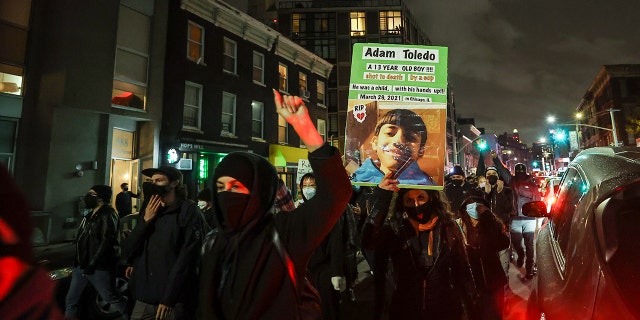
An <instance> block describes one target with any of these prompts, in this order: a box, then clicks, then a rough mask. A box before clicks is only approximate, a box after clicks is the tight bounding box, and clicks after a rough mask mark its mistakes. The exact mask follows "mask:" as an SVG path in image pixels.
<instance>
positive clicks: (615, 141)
mask: <svg viewBox="0 0 640 320" xmlns="http://www.w3.org/2000/svg"><path fill="white" fill-rule="evenodd" d="M616 111H620V109H609V115H610V116H611V128H605V127H600V126H594V125H590V124H586V123H580V119H582V114H581V113H578V114H576V123H559V124H556V125H558V126H574V125H575V126H576V135H577V136H578V149H580V136H579V133H578V132H579V131H578V130H579V127H589V128H595V129H600V130H606V131H611V135H612V136H613V145H614V146H616V147H617V146H618V131H617V130H616V121H615V118H614V116H613V113H614V112H616ZM547 122H548V123H552V124H553V123H555V117H554V116H549V117H548V118H547Z"/></svg>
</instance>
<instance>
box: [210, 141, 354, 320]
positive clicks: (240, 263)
mask: <svg viewBox="0 0 640 320" xmlns="http://www.w3.org/2000/svg"><path fill="white" fill-rule="evenodd" d="M236 156H241V157H244V158H245V159H246V160H247V161H249V162H251V163H252V165H253V177H255V178H254V179H253V186H252V187H251V188H250V190H251V194H250V198H249V204H248V205H247V207H250V206H251V207H253V208H256V206H254V205H255V204H256V203H259V204H260V205H259V208H258V209H257V210H255V211H251V212H247V211H244V212H243V213H242V215H243V219H245V217H247V216H248V217H250V220H248V221H249V222H248V224H247V225H245V226H244V227H243V228H242V229H240V230H238V231H234V230H230V229H227V228H226V226H225V224H224V223H223V221H224V217H223V216H222V214H220V212H221V210H220V208H219V204H218V203H217V202H215V200H214V202H215V205H216V208H215V211H216V219H217V220H218V223H217V226H218V229H217V230H214V231H213V232H212V235H213V236H211V240H208V241H206V243H205V246H204V247H203V262H202V270H203V272H202V274H201V278H200V285H201V289H200V298H199V310H198V318H199V319H207V320H209V319H234V320H235V319H298V318H299V313H298V306H297V301H298V300H299V299H300V297H299V294H298V292H296V291H294V286H293V283H292V281H291V280H290V278H289V275H288V273H287V269H285V265H284V261H283V259H282V257H281V256H280V254H279V253H278V250H277V249H276V248H275V246H274V243H273V238H272V236H273V229H274V228H275V229H276V230H277V232H278V234H279V236H280V242H281V243H282V244H283V247H284V248H285V249H286V251H287V252H288V255H289V256H290V258H291V261H292V262H293V267H294V269H295V272H296V276H297V279H296V280H297V283H298V288H300V287H301V286H302V284H303V283H304V276H305V273H306V270H307V264H308V262H309V258H310V257H311V254H312V253H313V252H314V250H315V249H316V248H317V247H318V246H319V245H320V243H321V242H322V240H323V239H324V238H325V237H326V236H327V234H328V233H329V231H330V230H331V229H332V228H333V226H334V224H335V223H336V221H337V220H338V218H339V217H340V215H341V214H342V212H343V211H344V210H345V208H346V205H347V202H348V201H349V198H350V197H351V184H350V183H349V179H348V176H347V173H346V171H345V170H344V167H343V166H342V160H341V158H340V154H339V152H338V150H337V149H336V148H334V147H332V146H329V145H328V144H325V145H324V146H322V147H321V148H319V149H317V150H315V151H314V152H311V153H309V162H310V163H311V167H312V169H313V172H314V174H315V176H316V185H317V193H316V195H315V196H314V197H313V198H312V199H310V200H308V201H305V202H304V203H303V204H301V205H300V206H299V207H297V208H296V209H295V210H293V211H290V212H286V211H282V212H278V214H277V215H275V214H274V213H275V208H274V202H275V194H276V191H277V188H278V181H277V179H276V178H274V179H273V181H271V179H270V177H271V176H275V169H274V168H273V166H271V165H270V164H268V163H267V162H266V161H264V159H257V156H255V155H251V154H244V153H243V154H242V155H236ZM245 162H246V161H245ZM319 314H320V310H317V315H319Z"/></svg>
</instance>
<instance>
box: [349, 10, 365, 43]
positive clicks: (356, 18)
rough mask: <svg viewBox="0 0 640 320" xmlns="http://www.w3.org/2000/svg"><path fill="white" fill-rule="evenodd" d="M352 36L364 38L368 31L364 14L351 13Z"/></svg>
mask: <svg viewBox="0 0 640 320" xmlns="http://www.w3.org/2000/svg"><path fill="white" fill-rule="evenodd" d="M350 17H351V36H352V37H353V36H364V35H365V31H366V26H365V14H364V12H351V13H350Z"/></svg>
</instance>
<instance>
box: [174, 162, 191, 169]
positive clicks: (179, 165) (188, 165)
mask: <svg viewBox="0 0 640 320" xmlns="http://www.w3.org/2000/svg"><path fill="white" fill-rule="evenodd" d="M176 169H178V170H192V169H193V160H192V159H180V161H178V163H176Z"/></svg>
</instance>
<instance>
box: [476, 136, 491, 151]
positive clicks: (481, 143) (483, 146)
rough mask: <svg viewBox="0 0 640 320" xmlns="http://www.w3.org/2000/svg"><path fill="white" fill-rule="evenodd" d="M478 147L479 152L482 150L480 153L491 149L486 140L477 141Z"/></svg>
mask: <svg viewBox="0 0 640 320" xmlns="http://www.w3.org/2000/svg"><path fill="white" fill-rule="evenodd" d="M476 146H477V147H478V150H480V151H486V150H487V149H488V148H489V144H488V143H487V140H485V139H478V140H476Z"/></svg>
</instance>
